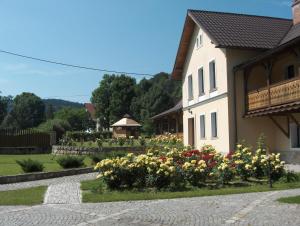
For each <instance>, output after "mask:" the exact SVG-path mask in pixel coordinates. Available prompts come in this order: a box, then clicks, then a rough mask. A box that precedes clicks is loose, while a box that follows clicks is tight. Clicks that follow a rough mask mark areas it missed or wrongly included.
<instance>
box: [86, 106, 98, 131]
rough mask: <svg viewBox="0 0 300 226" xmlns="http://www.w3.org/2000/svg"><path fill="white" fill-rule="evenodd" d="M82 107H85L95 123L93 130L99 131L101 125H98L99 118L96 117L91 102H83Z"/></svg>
mask: <svg viewBox="0 0 300 226" xmlns="http://www.w3.org/2000/svg"><path fill="white" fill-rule="evenodd" d="M84 107H85V110H86V112H88V113H89V115H90V119H91V120H92V121H93V122H94V123H95V125H96V126H95V131H96V132H99V131H100V128H101V125H100V120H99V118H97V117H96V108H95V106H94V105H93V104H91V103H85V104H84Z"/></svg>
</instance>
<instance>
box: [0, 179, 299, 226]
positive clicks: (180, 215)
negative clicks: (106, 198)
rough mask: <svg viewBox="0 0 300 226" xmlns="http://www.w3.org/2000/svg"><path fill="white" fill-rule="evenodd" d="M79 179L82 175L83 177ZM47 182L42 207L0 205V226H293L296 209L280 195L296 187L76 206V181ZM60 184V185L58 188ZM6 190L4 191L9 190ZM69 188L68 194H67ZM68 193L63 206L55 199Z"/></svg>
mask: <svg viewBox="0 0 300 226" xmlns="http://www.w3.org/2000/svg"><path fill="white" fill-rule="evenodd" d="M83 178H84V177H83ZM83 178H81V179H80V178H73V179H72V180H70V178H65V179H62V180H61V183H52V184H51V185H50V189H49V190H48V193H49V194H51V193H52V194H54V195H53V196H52V197H51V196H49V198H48V199H47V197H46V198H45V203H47V204H44V205H38V206H33V207H23V206H0V225H1V226H2V225H3V226H13V225H14V226H15V225H22V226H23V225H24V226H32V225H41V226H50V225H53V226H54V225H55V226H60V225H62V226H63V225H77V226H90V225H101V226H108V225H119V226H131V225H133V226H152V225H153V226H158V225H160V226H169V225H174V226H185V225H187V226H190V225H194V226H202V225H203V226H207V225H208V226H209V225H211V226H218V225H245V226H254V225H255V226H256V225H259V226H260V225H278V226H282V225H283V226H284V225H288V226H294V225H295V226H299V225H300V205H289V204H282V203H279V202H277V201H276V200H277V199H278V198H280V197H286V196H294V195H300V189H294V190H286V191H274V192H263V193H248V194H238V195H226V196H211V197H199V198H183V199H172V200H155V201H135V202H112V203H97V204H78V203H79V202H78V197H79V196H78V194H75V193H73V191H76V190H78V186H79V183H78V182H79V180H82V179H83ZM61 186H64V187H61ZM9 188H10V187H9ZM69 189H70V190H69ZM68 191H72V192H71V193H72V195H70V196H68V197H69V198H65V199H64V203H68V202H69V203H70V202H72V203H76V204H48V203H57V202H59V203H61V202H60V201H57V198H59V197H61V195H65V194H66V193H67V192H68ZM49 194H48V195H49Z"/></svg>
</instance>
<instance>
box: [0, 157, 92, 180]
mask: <svg viewBox="0 0 300 226" xmlns="http://www.w3.org/2000/svg"><path fill="white" fill-rule="evenodd" d="M29 158H30V159H33V160H38V161H40V162H42V163H43V164H44V166H45V169H44V172H50V171H59V170H63V169H62V168H61V167H60V165H59V164H58V163H57V162H56V158H57V157H55V156H54V155H51V154H40V155H0V176H6V175H16V174H22V173H23V171H22V169H21V167H20V166H19V165H18V164H17V163H16V160H22V159H29ZM84 163H85V165H86V166H90V165H91V159H90V158H89V157H86V158H85V160H84Z"/></svg>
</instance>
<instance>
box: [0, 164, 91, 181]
mask: <svg viewBox="0 0 300 226" xmlns="http://www.w3.org/2000/svg"><path fill="white" fill-rule="evenodd" d="M92 172H94V168H93V167H89V168H80V169H67V170H62V171H57V172H40V173H27V174H20V175H13V176H0V184H12V183H18V182H26V181H35V180H44V179H50V178H56V177H65V176H73V175H78V174H85V173H92Z"/></svg>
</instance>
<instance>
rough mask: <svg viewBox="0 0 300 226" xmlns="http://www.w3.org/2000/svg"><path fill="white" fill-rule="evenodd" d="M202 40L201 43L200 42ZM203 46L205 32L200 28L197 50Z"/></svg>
mask: <svg viewBox="0 0 300 226" xmlns="http://www.w3.org/2000/svg"><path fill="white" fill-rule="evenodd" d="M200 40H201V43H199V41H200ZM202 46H203V31H202V29H201V28H200V29H199V32H198V34H197V38H196V49H200V48H201V47H202Z"/></svg>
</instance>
